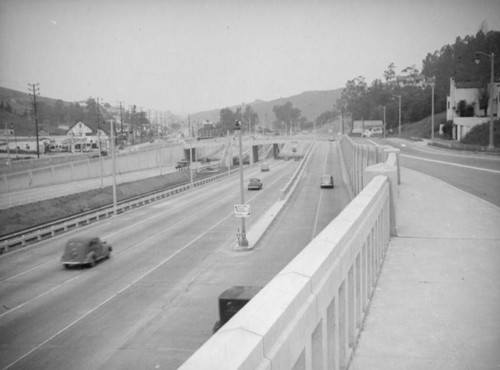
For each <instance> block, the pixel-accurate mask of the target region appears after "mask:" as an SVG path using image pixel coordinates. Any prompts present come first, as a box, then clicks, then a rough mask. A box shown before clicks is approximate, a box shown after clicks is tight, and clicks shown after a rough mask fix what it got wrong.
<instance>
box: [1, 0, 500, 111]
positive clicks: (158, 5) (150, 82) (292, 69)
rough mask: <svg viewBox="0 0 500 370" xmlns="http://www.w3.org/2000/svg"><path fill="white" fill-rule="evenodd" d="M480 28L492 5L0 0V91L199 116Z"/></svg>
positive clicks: (373, 71)
mask: <svg viewBox="0 0 500 370" xmlns="http://www.w3.org/2000/svg"><path fill="white" fill-rule="evenodd" d="M483 21H486V24H487V26H488V29H489V30H496V31H498V30H500V0H409V1H408V0H381V1H377V0H307V1H306V0H274V1H273V0H267V1H264V0H246V1H243V0H193V1H190V0H0V86H2V87H7V88H11V89H15V90H19V91H23V92H27V91H28V85H27V84H28V83H39V84H40V85H39V87H40V94H41V95H42V96H47V97H50V98H55V99H62V100H65V101H79V100H86V99H87V98H88V97H94V98H97V97H99V98H100V99H103V100H104V101H105V102H109V103H111V104H112V105H116V104H117V103H118V102H119V101H121V102H123V104H124V106H128V105H130V104H135V105H137V107H142V108H143V109H144V110H148V109H151V110H153V111H154V110H158V111H166V110H170V111H172V112H173V113H174V114H187V113H196V112H199V111H202V110H209V109H221V108H224V107H229V106H234V105H239V104H242V103H251V102H253V101H254V100H256V99H260V100H273V99H277V98H280V97H287V96H291V95H296V94H299V93H301V92H304V91H311V90H330V89H337V88H341V87H344V86H345V83H346V81H347V80H350V79H353V78H355V77H357V76H359V75H361V76H364V77H366V81H367V82H368V83H371V82H372V81H373V80H374V79H376V78H380V79H383V72H384V70H386V69H387V66H388V65H389V64H390V63H391V62H394V64H395V65H396V72H397V73H399V72H400V71H401V70H402V69H404V68H405V67H407V66H410V65H413V64H414V65H415V66H416V67H417V68H418V69H419V70H420V69H421V67H422V60H423V59H424V58H425V56H426V55H427V53H429V52H430V53H432V52H434V51H435V50H439V49H440V48H441V47H442V46H443V45H445V44H453V43H454V41H455V39H456V38H457V37H458V36H460V37H464V36H466V35H475V34H476V33H477V31H478V30H479V29H480V26H481V23H482V22H483ZM333 104H334V102H332V105H333Z"/></svg>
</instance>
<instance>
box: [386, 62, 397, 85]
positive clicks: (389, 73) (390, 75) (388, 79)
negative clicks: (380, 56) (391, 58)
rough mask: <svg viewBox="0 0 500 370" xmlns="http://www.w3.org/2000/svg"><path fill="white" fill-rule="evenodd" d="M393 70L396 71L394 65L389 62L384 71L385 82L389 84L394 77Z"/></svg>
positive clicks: (394, 72)
mask: <svg viewBox="0 0 500 370" xmlns="http://www.w3.org/2000/svg"><path fill="white" fill-rule="evenodd" d="M395 69H396V66H395V65H394V63H393V62H391V64H389V66H388V67H387V69H386V70H385V71H384V78H385V82H391V81H393V80H394V78H395V77H396V71H395Z"/></svg>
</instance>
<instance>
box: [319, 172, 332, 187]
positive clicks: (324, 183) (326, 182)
mask: <svg viewBox="0 0 500 370" xmlns="http://www.w3.org/2000/svg"><path fill="white" fill-rule="evenodd" d="M320 188H331V189H333V176H332V175H323V176H321V183H320Z"/></svg>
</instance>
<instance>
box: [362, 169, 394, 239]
mask: <svg viewBox="0 0 500 370" xmlns="http://www.w3.org/2000/svg"><path fill="white" fill-rule="evenodd" d="M388 162H390V161H388ZM379 175H382V176H386V177H387V178H388V181H389V185H390V187H389V188H390V234H391V235H397V227H396V225H397V224H396V207H397V194H398V169H397V167H396V166H395V165H393V164H389V163H377V164H375V165H373V166H369V167H367V168H366V169H365V177H364V179H365V184H364V185H365V186H366V185H367V184H368V183H369V182H370V181H371V180H372V179H373V178H375V177H377V176H379Z"/></svg>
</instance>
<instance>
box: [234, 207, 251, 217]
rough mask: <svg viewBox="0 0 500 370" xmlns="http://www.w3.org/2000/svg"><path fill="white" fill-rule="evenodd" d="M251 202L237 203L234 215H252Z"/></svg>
mask: <svg viewBox="0 0 500 370" xmlns="http://www.w3.org/2000/svg"><path fill="white" fill-rule="evenodd" d="M250 214H251V212H250V204H235V205H234V215H235V216H236V217H250Z"/></svg>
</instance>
